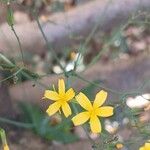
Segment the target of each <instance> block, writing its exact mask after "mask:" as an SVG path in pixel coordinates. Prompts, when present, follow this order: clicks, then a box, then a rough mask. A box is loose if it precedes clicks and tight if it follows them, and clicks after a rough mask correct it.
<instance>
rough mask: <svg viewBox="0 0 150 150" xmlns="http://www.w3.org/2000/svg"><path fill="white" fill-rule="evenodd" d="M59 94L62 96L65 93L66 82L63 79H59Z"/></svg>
mask: <svg viewBox="0 0 150 150" xmlns="http://www.w3.org/2000/svg"><path fill="white" fill-rule="evenodd" d="M58 92H59V94H60V95H63V94H64V93H65V82H64V80H63V79H59V81H58Z"/></svg>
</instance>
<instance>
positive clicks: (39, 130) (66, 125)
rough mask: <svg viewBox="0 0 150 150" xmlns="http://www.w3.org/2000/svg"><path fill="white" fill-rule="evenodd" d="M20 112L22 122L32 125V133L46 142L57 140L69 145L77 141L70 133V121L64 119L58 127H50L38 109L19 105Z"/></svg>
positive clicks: (47, 120) (45, 116)
mask: <svg viewBox="0 0 150 150" xmlns="http://www.w3.org/2000/svg"><path fill="white" fill-rule="evenodd" d="M19 106H20V108H21V111H22V113H23V118H24V121H26V122H28V123H32V124H33V125H34V128H33V131H34V132H35V133H36V134H38V135H40V136H41V137H43V138H44V139H47V140H57V141H61V142H63V143H70V142H73V141H75V140H77V137H76V136H75V135H74V134H73V133H71V131H70V128H71V127H72V124H71V121H70V119H64V120H62V122H61V123H60V124H58V125H55V126H52V125H51V118H49V117H48V116H47V115H46V114H45V113H44V112H43V111H42V110H41V109H40V108H38V107H37V106H32V105H30V104H24V103H21V104H20V105H19Z"/></svg>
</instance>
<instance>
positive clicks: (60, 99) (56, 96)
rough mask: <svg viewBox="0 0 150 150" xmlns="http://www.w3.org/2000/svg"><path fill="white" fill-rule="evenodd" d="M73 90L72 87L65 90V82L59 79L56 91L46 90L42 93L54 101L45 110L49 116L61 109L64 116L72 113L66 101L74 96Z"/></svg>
mask: <svg viewBox="0 0 150 150" xmlns="http://www.w3.org/2000/svg"><path fill="white" fill-rule="evenodd" d="M74 96H75V92H74V90H73V89H72V88H70V89H69V90H67V92H65V83H64V80H63V79H59V81H58V92H56V91H51V90H46V91H45V93H44V98H47V99H51V100H52V101H54V103H53V104H52V105H50V106H49V108H48V109H47V110H46V112H47V113H48V115H49V116H51V115H53V114H55V113H56V112H57V111H59V110H60V108H61V109H62V111H63V113H64V115H65V117H68V116H69V115H71V114H72V112H71V108H70V106H69V104H68V102H69V101H70V100H71V99H72V98H74Z"/></svg>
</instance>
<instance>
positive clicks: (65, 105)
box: [62, 102, 72, 117]
mask: <svg viewBox="0 0 150 150" xmlns="http://www.w3.org/2000/svg"><path fill="white" fill-rule="evenodd" d="M62 111H63V113H64V115H65V117H68V116H70V115H71V113H72V112H71V108H70V106H69V104H68V103H66V102H64V103H63V105H62Z"/></svg>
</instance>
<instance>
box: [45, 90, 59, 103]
mask: <svg viewBox="0 0 150 150" xmlns="http://www.w3.org/2000/svg"><path fill="white" fill-rule="evenodd" d="M44 98H48V99H51V100H54V101H56V100H58V99H59V95H58V93H57V92H54V91H50V90H46V91H45V93H44Z"/></svg>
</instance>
